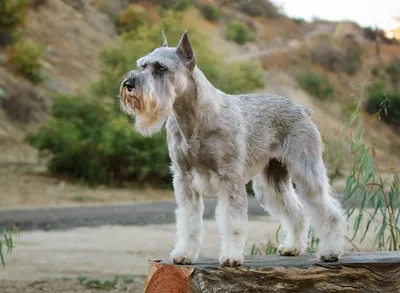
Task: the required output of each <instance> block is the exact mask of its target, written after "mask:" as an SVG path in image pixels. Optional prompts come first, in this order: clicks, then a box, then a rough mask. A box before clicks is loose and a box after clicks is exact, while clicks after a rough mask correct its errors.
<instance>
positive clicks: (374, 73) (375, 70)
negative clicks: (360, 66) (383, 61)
mask: <svg viewBox="0 0 400 293" xmlns="http://www.w3.org/2000/svg"><path fill="white" fill-rule="evenodd" d="M371 75H372V76H374V77H378V76H379V66H378V65H374V66H372V68H371Z"/></svg>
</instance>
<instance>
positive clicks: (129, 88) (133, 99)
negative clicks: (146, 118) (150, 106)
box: [120, 78, 143, 112]
mask: <svg viewBox="0 0 400 293" xmlns="http://www.w3.org/2000/svg"><path fill="white" fill-rule="evenodd" d="M120 97H121V100H122V103H123V104H124V105H125V106H126V107H129V108H131V109H132V110H133V111H135V112H142V111H143V103H142V101H141V99H140V95H139V92H138V90H137V85H136V83H135V80H134V79H131V78H130V79H126V80H124V81H123V82H122V85H121V90H120Z"/></svg>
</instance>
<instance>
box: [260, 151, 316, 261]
mask: <svg viewBox="0 0 400 293" xmlns="http://www.w3.org/2000/svg"><path fill="white" fill-rule="evenodd" d="M253 190H254V192H255V195H256V197H257V198H258V200H259V201H260V204H261V206H262V207H263V208H264V209H265V210H266V211H267V212H269V213H270V214H271V216H272V217H274V218H277V219H279V220H280V222H281V225H282V228H283V229H284V231H285V232H286V235H285V239H284V241H283V242H282V243H281V244H280V245H279V247H278V253H279V254H280V255H286V256H295V255H298V254H300V253H302V252H304V251H305V249H306V247H307V232H308V225H307V223H306V222H307V221H306V219H305V218H304V215H303V207H302V204H301V202H300V200H299V198H298V196H297V194H296V193H295V191H294V189H293V186H292V183H291V180H290V177H289V173H288V171H287V169H286V167H285V166H284V165H283V164H282V163H280V162H279V161H277V160H275V159H271V160H270V161H269V164H268V166H266V167H265V168H264V169H263V171H262V172H260V173H259V174H257V175H256V176H255V177H254V178H253Z"/></svg>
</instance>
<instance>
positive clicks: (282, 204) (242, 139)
mask: <svg viewBox="0 0 400 293" xmlns="http://www.w3.org/2000/svg"><path fill="white" fill-rule="evenodd" d="M160 43H161V42H160ZM196 62H197V61H196V56H195V53H194V51H193V49H192V46H191V43H190V41H189V37H188V32H187V30H186V31H184V33H183V34H182V36H181V38H180V41H179V43H178V45H177V46H176V47H169V46H168V41H167V38H166V36H165V33H164V29H163V30H162V46H161V47H159V48H156V49H154V50H153V51H152V52H150V53H149V54H147V55H146V56H143V57H141V58H140V59H138V60H137V66H138V69H136V70H131V71H129V72H128V73H127V74H126V76H125V78H124V79H123V81H122V82H121V84H120V90H119V91H120V95H119V96H120V101H121V108H122V110H123V111H124V112H126V113H127V114H129V115H132V116H134V118H135V128H136V130H137V131H138V132H139V133H140V134H141V135H143V136H151V135H152V134H154V133H156V132H158V131H160V129H161V128H162V127H163V125H164V122H166V123H165V127H166V130H167V143H168V151H169V156H170V159H171V172H172V174H173V188H174V194H175V199H176V203H177V208H176V211H175V214H176V240H175V247H174V249H173V251H172V253H171V260H172V261H173V262H174V263H175V264H192V263H193V262H195V261H196V260H197V259H198V257H199V253H200V248H201V245H202V242H203V234H204V233H203V230H204V228H203V218H202V217H203V210H204V204H203V196H215V197H216V198H217V206H216V211H215V217H216V222H217V225H218V229H219V232H220V234H221V245H220V252H219V263H220V265H221V266H231V267H235V266H240V265H242V264H243V261H244V250H245V244H246V239H247V222H248V215H247V208H248V202H247V201H248V198H247V193H246V187H245V186H246V184H247V183H248V182H249V181H250V180H252V186H253V190H254V192H255V195H256V197H257V199H258V200H259V202H260V204H261V206H262V207H263V208H264V209H265V210H266V211H267V212H269V214H271V215H272V216H273V217H275V218H277V219H279V220H280V222H281V224H282V227H283V229H284V231H285V237H284V240H283V242H282V243H281V244H280V245H279V247H278V253H279V254H280V255H283V256H297V255H299V254H300V253H303V252H305V250H306V247H307V241H308V239H307V235H308V229H309V224H310V222H309V220H311V224H312V226H313V228H314V229H315V232H316V235H317V237H319V239H320V243H319V250H318V253H317V256H318V258H319V260H321V261H323V262H336V261H338V260H339V259H340V257H341V255H342V254H343V248H344V234H345V222H346V221H345V216H344V212H343V210H342V207H341V205H340V203H339V201H338V200H337V199H336V198H335V197H334V196H333V191H332V189H331V187H330V183H329V180H328V176H327V170H326V167H325V165H324V162H323V159H322V139H321V136H320V133H319V131H318V129H317V127H316V126H315V124H314V123H313V122H312V120H311V118H310V116H311V113H312V111H311V110H310V109H308V108H307V107H305V106H302V105H297V104H296V103H294V102H293V101H292V100H290V99H287V98H284V97H281V96H277V95H269V94H259V93H254V94H241V95H229V94H226V93H224V92H222V91H221V90H219V89H217V88H215V87H214V86H213V85H212V84H211V83H210V81H209V80H208V79H207V78H206V76H205V75H204V74H203V72H202V71H201V70H200V69H199V68H198V67H197V63H196ZM292 182H294V183H295V184H296V188H297V191H298V194H297V193H296V192H295V190H294V189H293V185H292Z"/></svg>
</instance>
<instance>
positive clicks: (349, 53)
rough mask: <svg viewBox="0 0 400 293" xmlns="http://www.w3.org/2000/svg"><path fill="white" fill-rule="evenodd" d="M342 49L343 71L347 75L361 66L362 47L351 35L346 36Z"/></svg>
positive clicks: (352, 73)
mask: <svg viewBox="0 0 400 293" xmlns="http://www.w3.org/2000/svg"><path fill="white" fill-rule="evenodd" d="M344 49H345V55H344V60H343V63H344V64H343V65H344V71H345V72H346V73H347V74H349V75H354V74H355V73H356V72H357V71H358V70H359V69H360V68H361V63H362V60H361V57H362V55H363V48H362V46H361V45H360V44H359V43H358V42H357V41H356V40H355V39H354V38H353V37H346V38H345V40H344Z"/></svg>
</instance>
